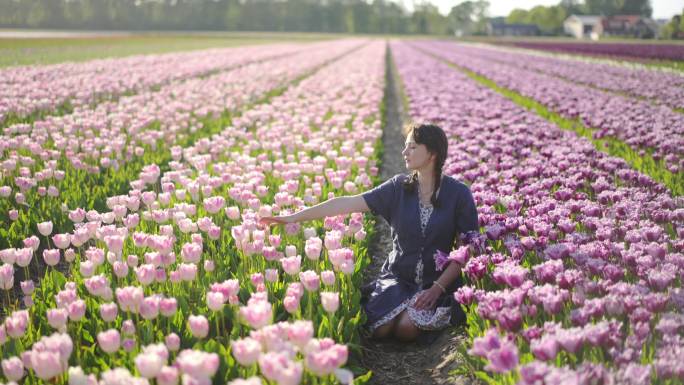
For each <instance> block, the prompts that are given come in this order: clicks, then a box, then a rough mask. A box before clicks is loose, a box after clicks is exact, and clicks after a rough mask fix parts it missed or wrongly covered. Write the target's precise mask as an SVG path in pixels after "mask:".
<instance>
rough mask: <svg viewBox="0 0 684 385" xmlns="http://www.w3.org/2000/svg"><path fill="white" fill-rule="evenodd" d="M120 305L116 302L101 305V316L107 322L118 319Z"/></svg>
mask: <svg viewBox="0 0 684 385" xmlns="http://www.w3.org/2000/svg"><path fill="white" fill-rule="evenodd" d="M118 309H119V308H118V307H117V306H116V304H115V303H114V302H109V303H103V304H101V305H100V316H101V317H102V319H103V320H104V321H105V322H113V321H114V320H115V319H116V316H117V312H118Z"/></svg>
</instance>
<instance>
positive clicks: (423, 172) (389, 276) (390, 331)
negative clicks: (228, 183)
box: [261, 124, 478, 341]
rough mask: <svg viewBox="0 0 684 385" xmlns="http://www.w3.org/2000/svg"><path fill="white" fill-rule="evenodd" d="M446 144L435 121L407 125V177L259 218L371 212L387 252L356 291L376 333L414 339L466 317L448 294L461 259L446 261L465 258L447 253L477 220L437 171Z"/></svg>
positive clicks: (465, 193) (460, 192)
mask: <svg viewBox="0 0 684 385" xmlns="http://www.w3.org/2000/svg"><path fill="white" fill-rule="evenodd" d="M447 147H448V142H447V138H446V135H445V133H444V131H443V130H442V129H441V128H439V127H438V126H435V125H430V124H421V125H411V126H408V128H407V134H406V144H405V148H404V150H403V151H402V155H403V156H404V160H405V162H406V167H407V168H408V170H410V173H409V174H397V175H395V176H394V177H392V178H391V179H389V180H387V181H385V182H384V183H383V184H381V185H380V186H377V187H375V188H374V189H372V190H369V191H366V192H364V193H362V194H358V195H354V196H343V197H337V198H333V199H330V200H328V201H325V202H323V203H320V204H318V205H316V206H313V207H310V208H307V209H305V210H301V211H299V212H297V213H294V214H292V215H284V216H278V217H266V218H262V219H261V221H262V223H265V224H271V223H292V222H302V221H308V220H313V219H320V218H324V217H330V216H336V215H340V214H348V213H352V212H366V211H369V210H370V211H371V212H373V213H374V214H376V215H380V216H382V217H383V218H385V220H387V222H388V223H389V224H390V226H391V236H392V251H391V252H390V254H389V255H388V257H387V260H385V263H384V264H383V266H382V269H381V271H380V275H379V276H378V277H377V279H375V280H374V281H373V282H371V283H370V284H369V285H367V286H365V287H364V288H362V291H363V294H364V297H363V299H362V302H363V304H364V308H365V311H366V314H367V316H368V324H367V325H368V327H369V328H370V330H371V332H372V333H373V337H375V338H384V337H389V336H391V335H393V336H394V337H396V338H397V339H399V340H402V341H412V340H415V339H416V338H418V337H419V336H421V335H425V333H421V331H428V330H440V329H444V328H446V327H447V326H449V325H450V324H451V325H453V324H456V323H458V322H460V321H463V319H464V317H465V315H464V314H463V312H462V310H461V308H460V305H459V304H458V303H457V302H456V301H455V300H454V298H453V292H454V291H455V290H456V289H457V288H458V287H459V286H461V284H462V282H461V270H460V267H459V264H458V263H452V261H457V260H458V259H459V257H463V258H467V249H466V248H465V247H464V248H461V249H459V250H457V251H454V252H452V253H451V254H448V252H449V251H450V250H451V249H452V246H453V245H454V241H455V240H456V236H457V235H458V234H459V233H460V234H461V238H462V239H465V238H466V237H467V236H469V235H470V234H469V233H471V232H477V230H478V218H477V211H476V208H475V202H474V201H473V197H472V195H471V193H470V189H469V188H468V187H467V186H466V185H465V184H463V183H461V182H459V181H457V180H456V179H454V178H452V177H449V176H444V175H443V174H442V168H443V166H444V162H445V160H446V157H447ZM461 254H465V255H461Z"/></svg>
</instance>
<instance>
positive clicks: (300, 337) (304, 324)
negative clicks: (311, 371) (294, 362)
mask: <svg viewBox="0 0 684 385" xmlns="http://www.w3.org/2000/svg"><path fill="white" fill-rule="evenodd" d="M287 336H288V339H289V340H290V342H292V343H293V344H295V345H296V346H298V347H299V348H300V349H304V347H305V346H306V345H307V344H308V343H309V341H310V340H311V338H313V336H314V328H313V323H312V322H311V321H310V320H297V321H294V322H293V323H291V324H289V325H288V327H287Z"/></svg>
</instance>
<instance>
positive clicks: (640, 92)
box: [472, 45, 684, 109]
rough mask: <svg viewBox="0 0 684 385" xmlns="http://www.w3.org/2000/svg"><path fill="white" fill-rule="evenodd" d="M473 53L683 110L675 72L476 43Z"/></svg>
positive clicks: (681, 85)
mask: <svg viewBox="0 0 684 385" xmlns="http://www.w3.org/2000/svg"><path fill="white" fill-rule="evenodd" d="M472 53H473V54H476V55H477V56H478V57H481V58H483V59H486V60H493V61H497V62H501V63H504V64H509V65H515V66H516V67H522V68H525V69H529V70H533V71H538V72H541V73H545V74H549V75H553V76H558V77H561V78H564V79H566V80H569V81H571V82H575V83H581V84H586V85H589V86H592V87H596V88H601V89H604V90H609V91H613V92H617V93H624V94H629V95H632V96H635V97H637V98H644V99H649V100H652V101H653V102H655V103H656V104H663V105H666V106H670V107H672V108H680V109H684V76H682V74H680V73H678V72H665V71H654V70H651V69H647V68H633V67H629V66H625V65H615V64H608V63H599V62H596V61H593V62H592V61H587V60H581V59H579V58H577V57H573V58H570V57H567V56H566V57H563V58H560V57H558V56H551V55H548V54H545V55H539V54H536V53H534V51H527V50H525V51H521V50H510V49H503V48H501V47H499V46H485V45H482V46H478V50H477V51H476V52H472Z"/></svg>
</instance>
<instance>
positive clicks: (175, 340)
mask: <svg viewBox="0 0 684 385" xmlns="http://www.w3.org/2000/svg"><path fill="white" fill-rule="evenodd" d="M180 342H181V340H180V337H178V335H177V334H176V333H171V334H169V335H167V336H166V337H165V338H164V343H165V345H166V347H167V348H168V349H169V351H171V352H176V351H178V349H180Z"/></svg>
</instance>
